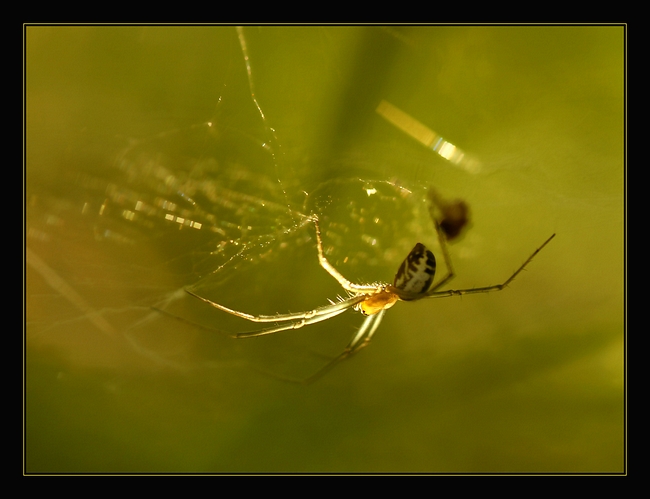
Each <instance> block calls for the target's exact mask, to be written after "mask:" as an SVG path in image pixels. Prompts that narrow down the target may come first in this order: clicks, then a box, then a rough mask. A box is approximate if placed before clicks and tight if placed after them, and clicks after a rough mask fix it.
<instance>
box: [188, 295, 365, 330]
mask: <svg viewBox="0 0 650 499" xmlns="http://www.w3.org/2000/svg"><path fill="white" fill-rule="evenodd" d="M185 292H186V293H187V294H189V295H192V296H193V297H194V298H198V299H199V300H201V301H203V302H205V303H207V304H208V305H211V306H213V307H214V308H217V309H219V310H222V311H224V312H228V313H229V314H232V315H234V316H236V317H241V318H242V319H246V320H249V321H251V322H288V321H301V320H303V319H309V318H310V317H313V316H315V315H319V316H320V315H323V314H328V313H329V312H333V311H340V312H343V311H345V310H347V309H348V308H351V307H353V306H354V305H356V304H357V303H360V302H362V301H363V300H365V299H366V298H367V297H366V296H365V295H355V296H351V297H350V298H347V299H345V300H343V301H340V302H338V303H333V304H330V305H325V306H324V307H319V308H317V309H315V310H309V311H307V312H296V313H294V314H278V315H251V314H246V313H244V312H239V311H237V310H233V309H231V308H228V307H224V306H223V305H219V304H218V303H215V302H213V301H212V300H208V299H207V298H203V297H202V296H199V295H197V294H196V293H194V292H193V291H190V290H189V289H186V290H185ZM340 312H339V313H340ZM334 315H336V314H334Z"/></svg>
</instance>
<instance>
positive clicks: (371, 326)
mask: <svg viewBox="0 0 650 499" xmlns="http://www.w3.org/2000/svg"><path fill="white" fill-rule="evenodd" d="M385 313H386V310H385V309H384V310H382V311H381V312H378V313H377V314H374V315H370V316H368V317H366V319H365V320H364V321H363V324H361V327H360V328H359V330H358V331H357V333H356V334H355V335H354V338H352V341H350V343H349V344H348V346H347V347H345V350H343V352H342V353H341V354H340V355H338V356H337V357H335V358H333V359H332V360H331V361H330V362H328V363H327V364H326V365H325V366H324V367H322V368H321V369H319V370H318V371H316V373H314V374H312V375H311V376H310V377H309V378H307V379H305V380H303V382H302V383H303V384H304V385H308V384H309V383H312V382H314V381H316V380H317V379H318V378H320V377H321V376H323V375H324V374H326V373H327V372H329V371H330V370H331V369H332V368H333V367H334V366H336V365H337V364H338V363H339V362H341V361H343V360H345V359H347V358H348V357H351V356H352V355H354V354H355V353H357V352H358V351H359V350H361V349H362V348H364V347H366V346H368V343H370V340H371V339H372V336H373V335H374V334H375V331H377V328H378V327H379V324H380V323H381V321H382V319H383V318H384V314H385Z"/></svg>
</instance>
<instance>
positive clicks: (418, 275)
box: [393, 243, 436, 295]
mask: <svg viewBox="0 0 650 499" xmlns="http://www.w3.org/2000/svg"><path fill="white" fill-rule="evenodd" d="M435 273H436V258H435V257H434V256H433V253H432V252H431V251H430V250H428V249H427V248H426V247H425V246H424V244H422V243H417V244H416V245H415V247H414V248H413V249H412V250H411V252H410V253H409V254H408V256H407V257H406V260H404V261H403V262H402V265H400V267H399V270H398V271H397V274H395V281H394V282H393V286H395V287H396V288H398V289H401V290H403V291H406V292H407V293H410V294H414V295H417V294H421V293H426V292H427V290H428V289H429V288H430V287H431V283H432V282H433V276H434V275H435Z"/></svg>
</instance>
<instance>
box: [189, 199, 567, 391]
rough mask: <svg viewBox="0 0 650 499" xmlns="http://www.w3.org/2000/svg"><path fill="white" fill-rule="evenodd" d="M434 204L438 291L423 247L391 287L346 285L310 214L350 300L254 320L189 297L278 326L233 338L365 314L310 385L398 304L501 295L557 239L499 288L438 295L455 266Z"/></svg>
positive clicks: (331, 270) (432, 262)
mask: <svg viewBox="0 0 650 499" xmlns="http://www.w3.org/2000/svg"><path fill="white" fill-rule="evenodd" d="M434 209H435V208H434V204H433V203H432V204H431V205H430V208H429V212H430V215H431V218H432V220H433V224H434V227H435V229H436V232H437V235H438V238H439V240H440V247H441V251H442V256H443V259H444V261H445V265H446V267H447V275H446V276H445V277H444V278H443V279H441V280H440V281H439V282H438V283H437V284H436V285H435V286H432V284H433V280H434V279H433V278H434V275H435V272H436V259H435V257H434V255H433V253H432V252H431V250H429V249H428V248H427V247H426V246H424V245H423V244H422V243H417V244H416V245H415V247H414V248H413V249H412V250H411V252H410V253H409V254H408V256H407V257H406V259H405V260H404V261H403V262H402V264H401V265H400V267H399V269H398V270H397V274H395V279H394V280H393V284H386V283H374V284H355V283H353V282H350V281H349V280H347V279H346V278H345V277H344V276H343V275H342V274H341V273H340V272H339V271H338V270H336V268H335V267H334V266H333V265H332V264H331V263H330V262H329V261H328V260H327V258H326V257H325V252H324V250H323V240H322V237H321V229H320V223H319V220H318V217H317V216H316V215H312V216H311V217H310V218H311V220H312V221H313V223H314V227H315V229H316V247H317V249H318V261H319V263H320V266H321V267H322V268H323V269H325V271H327V273H328V274H330V275H331V276H332V277H333V278H334V279H336V280H337V281H338V283H339V284H340V285H341V287H342V288H343V289H344V290H345V291H346V292H347V294H348V297H347V298H339V301H337V302H334V301H332V300H330V304H329V305H325V306H323V307H319V308H317V309H314V310H309V311H307V312H296V313H290V314H277V315H251V314H247V313H244V312H239V311H237V310H233V309H231V308H228V307H226V306H224V305H220V304H219V303H215V302H213V301H211V300H208V299H207V298H204V297H202V296H199V295H197V294H196V293H194V292H192V291H190V290H189V289H186V290H185V291H187V293H189V294H190V295H192V296H194V297H196V298H198V299H199V300H201V301H204V302H205V303H207V304H209V305H211V306H213V307H214V308H217V309H219V310H222V311H224V312H227V313H229V314H232V315H235V316H237V317H241V318H242V319H246V320H249V321H251V322H260V323H270V322H275V323H276V325H275V326H272V327H269V328H265V329H261V330H257V331H251V332H244V333H237V334H236V335H235V336H234V337H235V338H253V337H257V336H264V335H267V334H274V333H278V332H280V331H287V330H290V329H299V328H301V327H303V326H307V325H309V324H315V323H317V322H322V321H325V320H327V319H331V318H332V317H336V316H337V315H339V314H342V313H343V312H345V311H346V310H349V309H351V308H352V309H354V310H356V311H358V312H361V313H362V314H363V315H364V316H366V319H365V320H364V321H363V323H362V324H361V327H360V328H359V329H358V330H357V332H356V334H355V335H354V336H353V338H352V340H351V341H350V343H349V344H348V345H347V347H345V350H344V351H343V352H342V353H341V354H340V355H339V356H338V357H335V358H334V359H332V360H331V361H330V362H329V363H328V364H326V365H325V366H324V367H323V368H322V369H320V370H319V371H317V372H316V373H315V374H314V375H312V376H311V377H309V378H307V379H306V380H303V383H305V384H306V383H310V382H312V381H314V380H315V379H316V378H318V377H320V376H322V375H323V374H324V373H325V372H327V371H329V370H330V369H331V368H332V367H334V366H335V365H336V364H338V363H339V362H341V361H342V360H344V359H346V358H348V357H350V356H352V355H354V354H355V353H357V352H358V351H359V350H361V349H362V348H363V347H365V346H367V345H368V343H369V342H370V340H371V339H372V337H373V335H374V334H375V332H376V331H377V328H378V327H379V324H380V323H381V321H382V319H383V318H384V315H385V314H386V310H388V309H389V308H390V307H392V306H393V305H395V303H397V302H398V301H416V300H421V299H423V298H445V297H448V296H461V295H466V294H472V293H488V292H490V291H501V290H502V289H504V288H505V287H506V286H508V284H510V283H511V282H512V281H513V279H514V278H515V277H517V275H518V274H519V273H520V272H521V271H522V270H524V268H525V267H526V265H528V264H529V263H530V261H531V260H532V259H533V258H534V257H535V255H537V253H539V252H540V251H541V250H542V249H543V248H544V247H545V246H546V245H547V244H548V243H549V242H550V241H551V239H553V238H554V237H555V234H553V235H552V236H551V237H549V238H548V239H547V240H546V241H544V243H543V244H542V245H541V246H540V247H539V248H537V249H536V250H535V251H534V252H533V254H532V255H530V256H529V257H528V259H526V261H525V262H524V263H523V264H522V265H521V266H520V267H519V268H518V269H517V270H516V271H515V272H514V273H513V274H512V275H511V276H510V277H509V278H508V279H506V280H505V281H504V282H502V283H501V284H494V285H492V286H484V287H479V288H471V289H448V290H442V291H439V289H440V288H441V287H442V286H443V285H444V284H445V283H447V282H449V281H450V280H451V279H452V278H453V277H454V275H455V274H454V271H453V268H452V265H451V258H450V256H449V252H448V250H447V246H446V239H449V237H447V236H446V235H445V230H444V227H443V226H441V223H439V222H438V221H437V219H436V217H435V215H434Z"/></svg>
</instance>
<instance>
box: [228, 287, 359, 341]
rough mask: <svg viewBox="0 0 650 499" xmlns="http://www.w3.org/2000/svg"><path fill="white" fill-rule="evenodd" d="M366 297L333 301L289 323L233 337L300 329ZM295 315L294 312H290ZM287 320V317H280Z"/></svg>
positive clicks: (335, 313)
mask: <svg viewBox="0 0 650 499" xmlns="http://www.w3.org/2000/svg"><path fill="white" fill-rule="evenodd" d="M365 299H366V296H365V295H359V296H353V297H351V298H348V299H347V300H343V301H342V302H339V303H335V304H333V305H326V306H324V307H320V308H317V309H315V310H312V311H311V312H307V313H303V314H300V315H301V316H302V317H301V318H298V319H295V320H294V319H291V320H290V322H289V324H283V325H281V326H274V327H270V328H266V329H262V330H260V331H250V332H246V333H237V334H236V335H235V338H255V337H257V336H265V335H267V334H273V333H279V332H280V331H288V330H289V329H300V328H301V327H303V326H308V325H309V324H316V323H317V322H322V321H326V320H327V319H331V318H332V317H336V316H337V315H339V314H342V313H343V312H345V311H346V310H348V309H350V308H352V307H354V306H355V305H356V304H357V303H359V302H362V301H363V300H365ZM290 315H296V314H290ZM275 317H276V321H277V322H279V321H280V319H277V318H278V317H284V316H281V315H277V316H275ZM282 320H285V321H286V320H287V319H282Z"/></svg>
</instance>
